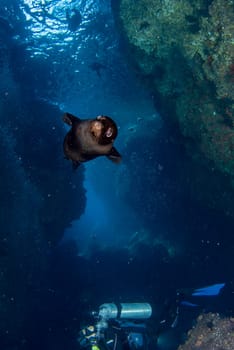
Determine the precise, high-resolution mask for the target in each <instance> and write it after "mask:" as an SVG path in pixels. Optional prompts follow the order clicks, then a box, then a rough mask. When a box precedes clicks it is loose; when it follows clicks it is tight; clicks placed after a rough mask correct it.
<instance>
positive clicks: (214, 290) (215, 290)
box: [192, 283, 225, 297]
mask: <svg viewBox="0 0 234 350" xmlns="http://www.w3.org/2000/svg"><path fill="white" fill-rule="evenodd" d="M224 286H225V283H217V284H213V285H211V286H207V287H203V288H198V289H195V290H194V292H193V293H192V296H193V297H200V296H215V295H219V293H220V291H221V289H222V288H223V287H224Z"/></svg>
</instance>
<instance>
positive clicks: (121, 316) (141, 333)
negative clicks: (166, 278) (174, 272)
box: [78, 283, 225, 350]
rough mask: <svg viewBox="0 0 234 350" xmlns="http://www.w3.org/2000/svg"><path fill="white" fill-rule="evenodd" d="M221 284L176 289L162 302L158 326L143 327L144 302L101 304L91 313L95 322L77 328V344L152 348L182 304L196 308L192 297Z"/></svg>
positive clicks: (97, 348) (106, 349)
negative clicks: (96, 310) (97, 309)
mask: <svg viewBox="0 0 234 350" xmlns="http://www.w3.org/2000/svg"><path fill="white" fill-rule="evenodd" d="M224 286H225V283H219V284H214V285H211V286H207V287H203V288H198V289H190V290H188V289H187V290H180V291H177V293H176V296H175V298H173V300H171V301H170V302H166V303H165V305H164V307H163V311H162V313H161V315H159V320H158V326H154V327H152V325H151V327H149V326H148V325H147V326H146V321H147V320H148V319H150V318H151V316H152V307H151V305H150V304H148V303H121V304H114V303H109V304H103V305H101V306H100V307H99V311H98V312H93V313H92V315H93V316H94V317H95V318H96V320H97V323H96V325H91V326H87V327H84V328H83V329H82V330H81V331H80V333H79V336H78V342H79V344H80V347H81V348H86V349H88V350H151V349H152V350H155V349H157V342H158V339H159V337H160V336H161V335H163V333H164V332H166V331H167V330H169V329H173V328H175V327H176V326H177V324H178V320H179V315H180V312H181V310H182V308H183V307H192V308H194V307H198V306H199V304H197V303H195V302H194V301H193V299H194V298H196V299H197V297H210V296H217V295H219V293H220V291H221V289H222V288H223V287H224ZM190 298H191V299H192V300H190ZM149 328H151V329H149Z"/></svg>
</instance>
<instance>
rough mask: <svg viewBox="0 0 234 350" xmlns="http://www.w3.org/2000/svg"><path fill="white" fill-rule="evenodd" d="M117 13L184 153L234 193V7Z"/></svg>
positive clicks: (140, 6)
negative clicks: (215, 174)
mask: <svg viewBox="0 0 234 350" xmlns="http://www.w3.org/2000/svg"><path fill="white" fill-rule="evenodd" d="M113 3H114V1H113ZM113 10H114V14H115V18H116V22H117V23H118V26H119V28H120V31H121V33H122V34H123V37H124V38H125V41H126V42H127V48H128V55H129V57H130V58H131V60H132V62H133V63H134V65H135V66H136V69H137V70H138V72H140V75H141V76H142V77H143V78H144V81H146V82H147V84H148V86H149V87H150V89H151V90H152V91H153V93H154V94H155V96H156V98H155V101H156V105H157V108H158V109H159V110H160V112H161V114H162V116H163V117H164V119H165V120H166V121H167V123H168V124H169V125H170V126H173V128H174V129H175V128H176V129H178V130H179V135H180V136H179V137H180V142H181V141H182V142H183V144H184V145H185V148H186V150H187V154H188V155H189V156H190V157H191V159H192V160H193V161H195V162H197V164H198V167H200V165H202V167H206V168H207V169H208V171H218V172H219V173H220V176H221V179H222V180H220V181H223V176H224V177H225V178H226V180H225V182H226V184H227V183H228V184H229V188H230V192H233V191H234V89H233V86H234V1H233V0H227V1H221V0H213V1H212V0H210V1H204V0H199V1H193V0H192V1H191V0H190V1H189V0H175V1H168V0H138V1H132V0H119V1H118V5H116V2H115V4H113ZM226 184H225V186H226ZM214 190H215V188H214V189H213V190H212V191H213V192H214ZM208 197H210V195H208ZM209 201H210V199H209ZM211 202H212V200H211ZM209 204H210V203H209ZM225 211H226V213H228V214H229V213H230V212H233V210H230V211H229V210H227V209H225Z"/></svg>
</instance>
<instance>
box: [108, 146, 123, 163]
mask: <svg viewBox="0 0 234 350" xmlns="http://www.w3.org/2000/svg"><path fill="white" fill-rule="evenodd" d="M107 158H108V159H110V160H111V161H112V162H114V163H120V162H121V160H122V157H121V155H120V154H119V152H118V151H117V149H116V148H115V147H112V148H111V150H110V152H109V154H108V155H107Z"/></svg>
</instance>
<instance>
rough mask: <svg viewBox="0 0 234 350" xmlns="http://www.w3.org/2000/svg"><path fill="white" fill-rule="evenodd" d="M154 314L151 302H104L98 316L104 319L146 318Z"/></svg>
mask: <svg viewBox="0 0 234 350" xmlns="http://www.w3.org/2000/svg"><path fill="white" fill-rule="evenodd" d="M151 315H152V307H151V305H150V304H149V303H121V304H114V303H108V304H102V305H101V306H100V307H99V312H98V316H99V317H100V318H102V319H105V320H109V319H115V318H117V319H135V320H137V319H138V320H139V319H141V320H144V319H147V318H150V317H151Z"/></svg>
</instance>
